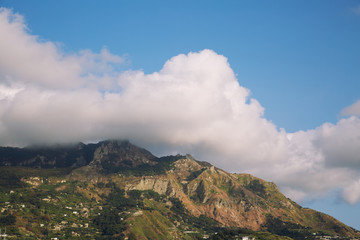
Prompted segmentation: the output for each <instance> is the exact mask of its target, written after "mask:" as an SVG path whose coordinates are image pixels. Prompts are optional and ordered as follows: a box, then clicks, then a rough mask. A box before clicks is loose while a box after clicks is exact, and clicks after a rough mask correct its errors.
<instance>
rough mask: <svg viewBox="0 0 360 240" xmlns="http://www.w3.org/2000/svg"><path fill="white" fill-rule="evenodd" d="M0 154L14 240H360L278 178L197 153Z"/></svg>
mask: <svg viewBox="0 0 360 240" xmlns="http://www.w3.org/2000/svg"><path fill="white" fill-rule="evenodd" d="M0 153H1V155H0V165H1V166H2V167H0V191H1V192H0V209H1V215H0V228H2V229H4V228H5V227H6V229H7V233H8V234H9V235H11V236H13V237H15V239H50V238H55V237H57V238H58V239H124V238H128V239H204V238H205V239H206V238H207V239H238V238H240V237H242V236H251V237H254V238H255V239H305V238H306V239H319V238H320V236H327V237H329V238H330V237H333V238H335V237H338V238H337V239H360V234H359V232H358V231H356V230H354V229H352V228H350V227H348V226H346V225H344V224H343V223H341V222H339V221H337V220H336V219H334V218H332V217H331V216H328V215H326V214H323V213H320V212H317V211H314V210H311V209H306V208H302V207H301V206H300V205H298V204H296V203H295V202H293V201H291V200H290V199H288V198H286V197H285V196H284V195H283V194H281V192H280V191H279V189H278V188H277V186H276V185H275V184H274V183H270V182H266V181H264V180H262V179H259V178H256V177H254V176H251V175H249V174H231V173H228V172H225V171H223V170H221V169H218V168H216V167H214V166H212V165H211V164H209V163H206V162H199V161H196V160H195V159H194V158H193V157H191V156H190V155H186V156H181V155H177V156H166V157H160V158H158V157H155V156H154V155H152V154H151V153H150V152H149V151H147V150H145V149H142V148H139V147H136V146H134V145H132V144H131V143H129V142H128V141H104V142H100V143H97V144H88V145H85V144H76V145H69V146H60V147H59V146H58V147H47V148H29V149H27V148H25V149H19V148H0ZM240 239H241V238H240Z"/></svg>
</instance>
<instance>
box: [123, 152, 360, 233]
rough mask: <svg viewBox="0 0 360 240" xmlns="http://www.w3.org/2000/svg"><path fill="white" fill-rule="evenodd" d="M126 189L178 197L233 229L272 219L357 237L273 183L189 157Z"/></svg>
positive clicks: (261, 224) (193, 210)
mask: <svg viewBox="0 0 360 240" xmlns="http://www.w3.org/2000/svg"><path fill="white" fill-rule="evenodd" d="M126 189H127V190H133V189H136V190H153V191H155V192H157V193H159V194H164V195H167V196H170V197H177V198H179V199H180V200H181V201H182V202H183V204H184V205H185V207H186V208H187V209H188V210H189V211H190V212H191V213H192V214H193V215H195V216H199V215H200V214H203V215H206V216H208V217H210V218H213V219H215V220H217V221H218V222H220V223H221V224H223V225H225V226H228V227H234V226H236V227H241V228H249V229H252V230H260V229H264V226H265V225H266V223H267V218H268V217H269V216H272V217H274V218H277V219H281V220H282V221H286V222H292V223H296V224H300V225H302V226H304V227H310V228H314V229H323V230H326V229H331V228H332V227H334V226H341V227H338V228H337V229H340V230H339V231H341V233H342V234H345V235H346V234H348V235H349V236H353V235H352V234H355V232H354V230H353V229H351V228H350V227H348V226H346V225H344V224H342V223H340V222H339V221H337V220H335V219H333V218H332V217H330V216H327V215H325V214H322V213H318V212H316V211H314V210H310V209H304V208H302V207H301V206H299V205H298V204H296V203H295V202H293V201H291V200H290V199H288V198H286V197H285V196H284V195H283V194H281V193H280V192H279V189H278V187H277V186H276V185H275V184H274V183H270V182H265V181H264V180H261V179H259V178H256V177H253V176H251V175H249V174H230V173H227V172H225V171H223V170H220V169H217V168H215V167H214V166H211V165H210V166H209V165H208V164H201V163H200V162H197V161H195V160H194V159H193V158H192V157H190V156H186V157H184V158H182V159H179V160H177V161H176V162H174V163H173V167H172V168H171V170H169V171H167V172H166V174H165V175H161V176H151V177H150V176H149V177H139V178H135V179H132V180H131V182H128V183H127V185H126ZM320 216H321V217H320ZM314 219H319V220H316V221H314ZM339 233H340V232H339Z"/></svg>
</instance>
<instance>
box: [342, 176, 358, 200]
mask: <svg viewBox="0 0 360 240" xmlns="http://www.w3.org/2000/svg"><path fill="white" fill-rule="evenodd" d="M343 197H344V199H346V200H347V202H348V203H350V204H355V203H357V202H358V201H359V200H360V179H358V180H357V181H353V183H352V184H351V185H349V186H346V187H345V189H344V192H343Z"/></svg>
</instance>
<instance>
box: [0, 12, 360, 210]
mask: <svg viewBox="0 0 360 240" xmlns="http://www.w3.org/2000/svg"><path fill="white" fill-rule="evenodd" d="M0 35H1V36H4V37H3V38H4V41H1V42H0V52H1V54H0V145H18V146H19V145H27V144H34V143H37V144H40V143H57V142H75V141H96V140H101V139H108V138H126V139H129V140H131V141H133V142H134V143H136V144H138V145H141V146H143V147H147V148H149V149H150V150H152V151H153V152H154V153H156V154H158V155H162V154H171V153H191V154H193V155H194V156H195V157H196V158H198V159H199V160H206V161H209V162H211V163H213V164H215V165H216V166H219V167H221V168H224V169H225V170H229V171H232V172H249V173H252V174H254V175H256V176H259V177H262V178H264V179H266V180H271V181H274V182H276V183H277V184H279V185H280V187H281V189H282V190H283V191H285V193H286V194H287V195H288V196H289V197H292V198H294V199H295V200H301V199H306V198H315V197H321V196H323V195H324V194H326V193H328V192H330V191H332V190H333V189H343V197H344V199H347V200H348V202H351V203H352V202H356V201H358V200H359V196H358V195H356V194H355V195H354V194H352V191H353V190H357V189H358V185H359V184H358V180H356V179H359V173H360V168H359V167H360V164H359V163H360V161H359V157H358V156H360V150H359V149H360V119H359V118H358V117H356V116H352V117H350V118H345V119H341V120H340V121H339V122H338V123H337V124H329V123H325V124H323V125H322V126H320V127H318V128H316V129H313V130H309V131H299V132H296V133H286V132H285V131H284V130H282V129H280V130H279V129H278V128H277V127H276V126H275V125H274V124H273V123H272V122H271V121H269V120H267V119H265V118H264V108H263V107H262V106H261V104H260V103H259V102H258V101H257V100H256V99H253V98H251V94H250V90H249V89H246V88H245V87H243V86H241V85H240V84H239V81H238V79H237V78H236V75H235V74H234V72H233V70H232V69H231V67H230V65H229V63H228V61H227V58H226V57H224V56H222V55H219V54H217V53H215V52H214V51H212V50H203V51H200V52H191V53H188V54H180V55H177V56H175V57H173V58H171V59H169V60H168V61H167V62H166V63H165V64H164V66H163V67H162V69H161V70H160V71H158V72H154V73H151V74H145V73H144V72H142V71H137V70H131V71H123V72H121V71H118V68H117V66H118V65H119V64H122V63H123V61H124V59H123V58H122V57H119V56H116V55H114V54H111V53H110V52H109V51H108V50H107V49H105V48H104V49H103V50H102V51H101V52H100V53H94V52H92V51H90V50H83V51H80V52H79V53H76V54H72V55H68V54H65V53H64V52H63V51H62V50H61V49H60V48H59V47H58V46H57V45H56V44H54V43H51V42H43V41H41V40H40V39H39V38H38V37H36V36H33V35H31V34H30V33H29V32H28V31H27V29H26V25H25V23H24V20H23V19H22V17H21V16H19V15H17V14H14V13H12V12H11V11H9V10H7V9H2V10H0ZM3 50H4V51H3ZM324 179H326V180H324Z"/></svg>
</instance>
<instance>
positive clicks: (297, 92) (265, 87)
mask: <svg viewBox="0 0 360 240" xmlns="http://www.w3.org/2000/svg"><path fill="white" fill-rule="evenodd" d="M0 6H2V7H5V8H8V9H12V12H13V13H18V14H20V15H22V16H23V17H24V22H25V24H26V25H27V30H26V34H27V35H30V36H38V38H37V40H36V41H37V43H39V44H41V43H46V42H51V43H53V44H54V45H56V47H57V49H58V51H60V52H61V54H62V55H61V56H62V57H63V58H66V56H72V55H79V51H81V50H84V49H88V50H90V51H91V52H92V53H99V52H101V51H102V49H104V48H106V49H107V51H108V52H110V53H111V54H113V55H116V56H119V57H121V58H122V61H121V62H122V63H121V64H110V65H111V68H112V70H111V71H113V72H116V73H119V72H123V71H125V70H129V69H131V70H142V71H143V73H144V74H145V76H146V74H151V73H154V72H159V71H160V70H161V69H162V68H163V65H164V63H165V62H166V61H168V60H169V59H171V58H173V57H174V56H177V55H179V54H188V53H189V52H200V51H201V50H203V49H211V50H212V51H214V53H216V54H219V55H223V56H225V57H226V58H227V61H228V63H229V64H230V67H231V69H232V70H233V72H234V73H235V74H236V78H237V80H238V82H239V84H240V85H241V86H242V87H244V88H247V89H249V90H250V92H251V93H250V98H254V99H256V100H257V101H258V102H259V103H260V104H261V106H262V107H263V108H264V109H265V114H264V118H265V119H267V120H268V121H269V122H272V123H273V125H274V126H275V127H276V129H277V130H278V131H280V130H279V129H281V128H284V129H285V131H286V133H295V132H298V131H301V130H303V131H306V130H312V129H316V128H318V127H321V126H323V124H324V123H326V122H329V123H332V124H333V125H335V126H340V125H339V124H338V125H337V123H338V121H340V120H341V119H343V118H345V119H346V118H348V117H349V116H343V115H342V114H341V112H342V110H343V109H345V108H346V107H348V106H350V105H352V104H354V103H355V102H356V101H358V100H359V99H360V93H359V89H360V68H359V63H360V45H359V42H360V1H359V0H357V1H356V0H348V1H340V0H339V1H328V0H319V1H285V0H284V1H280V0H277V1H106V2H101V3H100V1H93V0H86V1H80V0H79V1H69V0H63V1H31V2H30V1H26V0H18V1H14V0H0ZM3 36H5V35H3ZM209 56H212V57H214V58H217V56H214V55H213V54H210V55H209ZM99 58H100V57H99ZM189 58H190V57H189ZM91 61H92V60H91ZM98 61H100V62H101V61H102V60H99V59H95V60H94V62H95V63H96V62H98ZM115 62H116V61H115ZM174 62H175V60H174ZM211 63H212V62H210V63H209V64H211ZM219 64H220V63H219ZM110 65H109V66H110ZM106 66H107V67H109V66H108V65H106ZM0 70H1V68H0ZM3 71H4V72H5V70H3ZM92 71H95V70H92ZM111 71H110V72H109V71H107V72H106V74H110V75H111V74H113V72H111ZM5 73H6V74H8V75H11V74H10V73H7V72H5ZM101 74H104V73H103V72H102V73H101ZM21 89H22V88H21ZM102 91H103V90H102ZM106 91H108V92H111V89H108V90H106ZM0 93H1V91H0ZM253 107H254V108H256V106H255V105H254V106H253ZM254 111H255V110H254ZM259 111H260V110H259ZM348 115H350V114H348ZM0 116H1V114H0ZM4 116H5V114H4ZM358 116H359V115H357V116H356V114H355V116H353V117H354V119H355V120H354V121H357V120H358ZM11 117H13V116H12V115H11V116H10V115H7V116H6V117H4V119H5V120H6V119H11ZM249 119H250V120H251V118H249ZM5 120H4V122H5ZM4 125H6V124H5V123H4ZM344 125H345V124H344ZM356 126H357V125H356ZM10 127H11V126H10ZM10 127H9V128H8V129H10ZM249 128H251V126H250V127H249ZM345 128H346V127H343V128H340V127H338V128H337V129H345ZM324 129H325V128H324ZM346 129H347V128H346ZM0 130H1V128H0ZM269 131H270V130H269ZM271 131H272V130H271ZM319 131H320V130H319ZM321 131H325V130H321ZM9 132H11V131H9ZM339 132H340V130H339ZM353 132H354V131H353ZM355 133H357V134H358V133H359V130H356V128H355ZM19 134H20V133H19ZM311 134H312V133H309V135H311ZM339 134H340V133H339ZM269 135H270V134H269ZM315 135H316V134H315ZM91 136H92V139H94V136H95V138H96V135H91ZM297 136H299V134H298V135H297ZM311 136H312V135H311ZM339 136H345V135H341V134H340V135H339ZM346 136H347V135H346ZM356 136H357V135H356ZM356 136H355V137H356ZM277 137H278V136H277ZM99 138H101V137H99ZM308 138H310V137H309V136H307V137H306V139H308ZM161 139H162V138H160V137H159V139H158V141H157V142H161V141H162V140H161ZM299 139H300V140H298V141H299V142H301V141H305V140H302V138H301V137H299ZM311 139H313V138H311ZM316 139H318V138H316ZM319 139H320V138H319ZM321 139H323V137H322V138H321ZM0 140H1V139H0ZM136 141H137V142H139V143H143V144H144V145H146V146H149V147H150V148H151V147H152V148H153V149H163V148H165V145H166V144H164V143H161V144H159V145H156V144H153V143H150V142H149V141H148V140H146V139H140V138H135V142H136ZM229 141H230V140H229ZM309 141H310V140H309ZM319 141H320V140H316V141H315V140H314V142H315V143H317V142H319ZM0 142H1V141H0ZM2 142H3V144H6V142H5V141H2ZM180 142H181V141H180ZM193 142H195V140H194V141H192V142H191V143H193ZM305 142H306V141H305ZM181 143H182V146H183V147H182V149H183V150H186V151H190V152H191V150H193V151H194V152H192V154H194V155H196V156H199V157H201V156H203V157H205V156H206V155H202V150H201V149H203V148H202V146H200V145H199V144H198V143H197V144H198V145H196V144H195V145H196V146H195V147H194V146H193V145H192V147H188V146H190V145H191V144H190V143H189V142H181ZM356 144H358V143H356ZM356 144H355V145H354V146H355V147H354V148H353V149H356V148H357V147H358V149H360V145H356ZM315 145H316V144H315ZM199 146H200V147H199ZM327 146H329V145H327V144H324V147H323V150H322V151H323V152H324V156H325V157H324V159H325V160H324V161H325V164H324V166H325V167H323V168H321V169H326V170H329V171H330V170H331V171H335V170H339V169H340V168H334V167H333V166H334V164H333V163H334V161H333V160H332V159H333V158H334V156H333V155H331V153H330V152H329V151H328V148H327ZM167 147H169V146H167ZM312 149H313V148H312ZM175 150H178V151H180V150H181V149H180V150H179V149H176V148H175V147H174V151H175ZM354 151H355V153H357V152H356V150H354ZM159 152H161V151H159ZM339 152H341V151H339ZM219 154H220V153H219ZM226 154H229V159H233V158H232V155H231V154H230V153H229V152H227V153H226ZM241 154H242V153H241ZM246 154H247V153H246ZM246 154H245V153H244V156H248V155H246ZM230 155H231V156H230ZM335 155H336V154H335ZM241 156H242V155H241ZM251 156H252V155H251ZM346 157H347V156H346ZM202 160H206V159H202ZM309 161H310V160H309ZM319 161H320V160H319ZM359 161H360V160H359V159H358V158H356V157H355V158H353V159H350V160H349V161H348V162H349V164H348V162H347V163H344V166H343V168H347V167H349V166H350V162H351V164H355V165H356V169H357V168H358V167H359V165H360V162H359ZM214 163H216V161H215V160H214ZM232 163H233V162H231V161H230V160H229V163H228V164H224V166H222V167H224V168H225V169H226V168H230V169H231V167H229V166H231V164H232ZM259 163H261V160H259ZM340 165H341V162H340ZM329 166H331V167H329ZM246 169H249V171H251V170H253V172H252V173H254V174H255V173H259V174H260V177H263V178H265V179H269V178H271V176H268V175H266V174H265V173H264V174H263V175H262V173H263V172H261V171H260V170H258V169H257V168H255V167H253V166H251V165H248V168H246ZM254 169H255V170H254ZM274 171H275V170H274ZM314 171H315V170H314ZM324 171H325V170H324ZM339 171H340V170H339ZM359 172H360V171H356V172H352V174H353V175H351V176H352V177H354V178H355V179H358V178H359ZM331 173H333V172H331ZM319 178H320V177H319ZM341 179H343V178H341ZM269 180H274V181H275V182H276V183H278V184H279V185H280V186H282V184H283V180H281V179H276V178H274V179H269ZM334 181H335V180H334ZM344 181H345V180H344ZM348 181H349V184H350V180H348ZM351 184H353V183H351ZM354 184H355V185H354ZM354 184H353V185H354V186H357V185H356V183H354ZM295 185H296V184H294V185H293V186H295ZM305 185H306V183H304V186H305ZM288 187H289V186H287V185H286V184H283V189H287V188H288ZM336 187H338V188H340V189H341V188H343V189H346V186H345V185H344V186H336ZM308 189H310V188H309V187H308V188H307V187H301V191H304V192H306V194H310V195H311V194H312V195H314V192H315V191H316V190H315V189H317V188H315V187H314V188H313V189H312V190H308ZM319 189H320V186H319ZM323 189H325V190H324V194H323V195H321V197H314V199H315V200H314V199H313V197H310V199H311V201H310V200H309V201H307V202H305V203H304V204H305V205H307V206H310V207H314V208H317V209H320V210H322V211H324V212H327V213H330V214H332V215H333V216H335V217H337V218H339V219H340V220H343V221H345V223H347V224H349V225H351V226H353V227H356V228H358V229H360V225H359V223H358V222H357V221H356V219H355V218H356V217H357V216H358V215H359V214H360V210H359V203H357V202H358V201H353V204H354V205H349V204H347V203H344V202H341V203H339V200H338V198H339V196H338V195H339V194H333V192H332V190H329V188H328V187H324V188H321V191H322V190H323ZM354 189H359V190H360V188H354ZM307 191H308V192H307ZM344 191H345V190H344ZM348 191H350V190H348ZM290 192H291V191H290ZM309 192H310V193H309ZM339 192H341V191H339ZM345 192H346V191H345ZM344 194H345V193H344ZM290 195H291V194H290ZM315 195H316V194H315ZM340 195H341V194H340ZM348 195H349V194H348ZM291 196H292V195H291ZM294 196H295V195H294ZM296 196H297V195H296ZM305 199H308V198H305ZM324 199H326V200H324Z"/></svg>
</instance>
